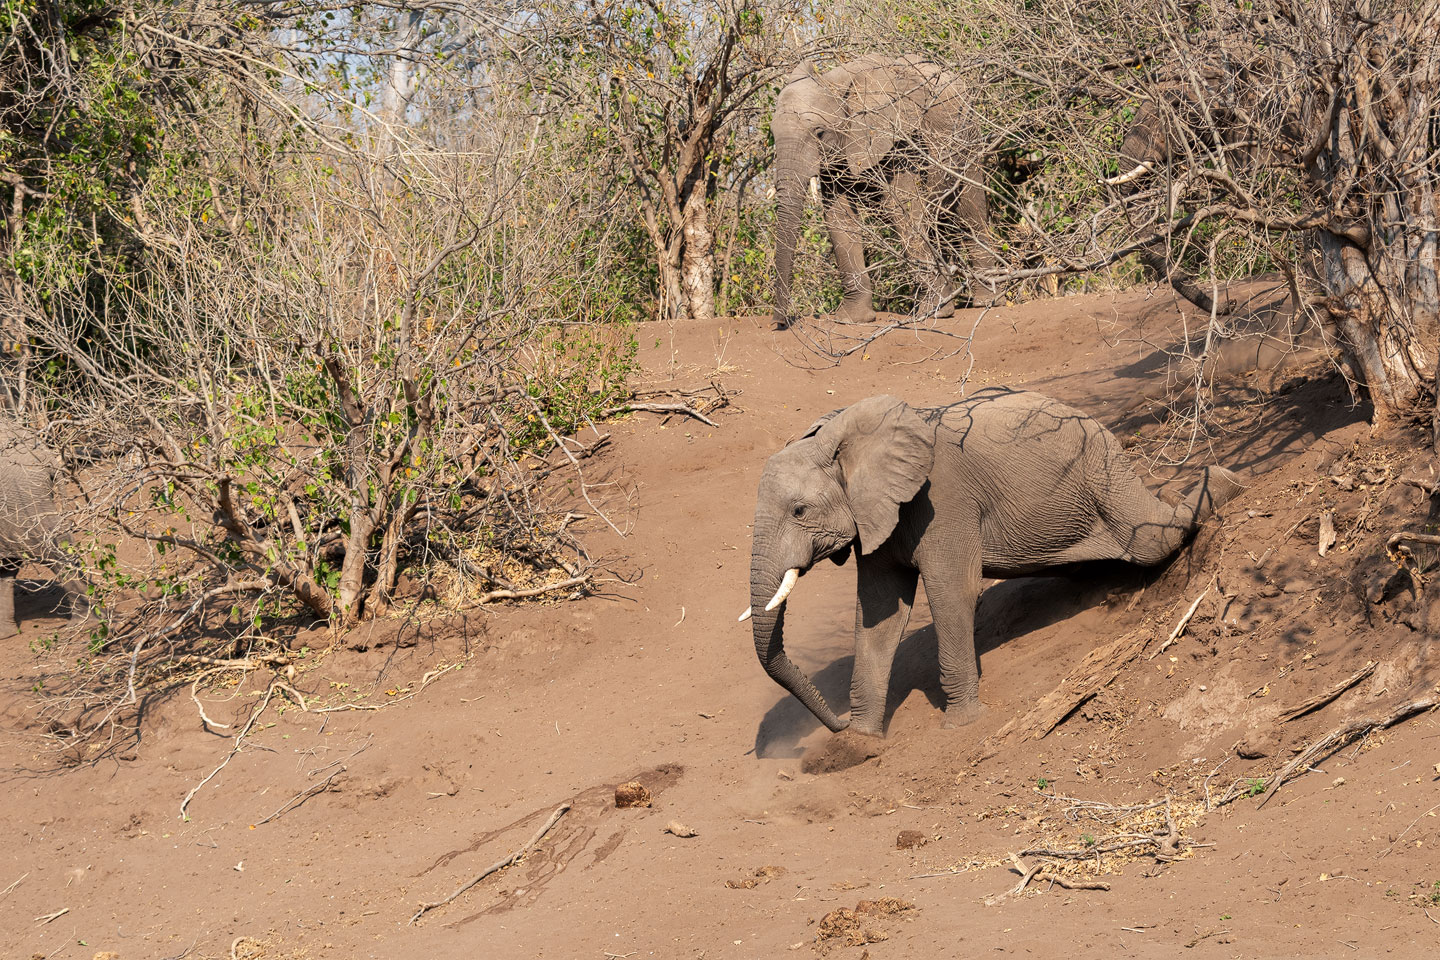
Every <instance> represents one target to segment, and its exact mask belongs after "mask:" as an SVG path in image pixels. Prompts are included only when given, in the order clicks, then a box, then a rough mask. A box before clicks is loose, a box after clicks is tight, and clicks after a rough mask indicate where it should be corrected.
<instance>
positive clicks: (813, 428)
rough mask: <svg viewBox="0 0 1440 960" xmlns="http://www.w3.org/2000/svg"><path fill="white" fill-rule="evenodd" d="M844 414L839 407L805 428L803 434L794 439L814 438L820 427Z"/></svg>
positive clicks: (843, 410) (842, 409) (843, 409)
mask: <svg viewBox="0 0 1440 960" xmlns="http://www.w3.org/2000/svg"><path fill="white" fill-rule="evenodd" d="M844 412H845V408H844V407H841V408H840V409H839V410H831V411H830V412H829V413H827V414H825V416H823V417H821V418H820V419H819V420H816V421H815V422H814V423H812V424H810V426H809V427H807V428H805V432H804V433H802V434H800V436H798V437H796V439H797V440H804V439H805V438H806V437H813V436H815V434H817V433H819V432H820V428H821V427H823V426H825V424H827V423H829V422H830V421H831V420H834V419H835V418H836V417H837V416H839V415H840V414H842V413H844Z"/></svg>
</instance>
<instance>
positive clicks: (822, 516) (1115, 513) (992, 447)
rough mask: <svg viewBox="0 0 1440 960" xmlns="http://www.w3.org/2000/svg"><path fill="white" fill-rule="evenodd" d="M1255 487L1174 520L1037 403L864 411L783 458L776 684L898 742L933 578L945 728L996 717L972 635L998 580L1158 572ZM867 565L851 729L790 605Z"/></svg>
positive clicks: (1114, 462) (774, 478)
mask: <svg viewBox="0 0 1440 960" xmlns="http://www.w3.org/2000/svg"><path fill="white" fill-rule="evenodd" d="M1241 489H1242V487H1241V484H1240V482H1239V480H1238V479H1237V478H1236V476H1235V475H1234V474H1233V473H1231V472H1230V471H1229V470H1226V469H1225V468H1223V467H1207V468H1206V469H1205V472H1204V478H1203V480H1202V481H1201V482H1200V483H1199V485H1198V487H1197V488H1196V490H1195V491H1194V492H1193V493H1192V494H1191V495H1190V496H1189V497H1188V499H1185V500H1184V501H1182V502H1179V503H1178V504H1175V505H1171V504H1168V503H1166V502H1164V501H1163V500H1161V499H1160V498H1158V497H1156V496H1155V495H1153V494H1152V493H1150V491H1149V490H1147V489H1146V488H1145V487H1144V486H1143V485H1142V484H1141V482H1140V480H1139V479H1138V478H1137V477H1136V475H1135V473H1134V470H1133V469H1132V468H1131V465H1130V462H1129V460H1128V458H1127V457H1126V456H1125V454H1124V452H1123V450H1122V448H1121V445H1120V441H1119V440H1118V439H1116V437H1115V436H1114V435H1113V434H1111V433H1110V431H1108V430H1106V429H1105V428H1104V427H1103V426H1101V425H1100V424H1099V423H1098V422H1096V421H1095V420H1093V419H1092V418H1090V417H1088V416H1086V415H1085V414H1083V413H1081V412H1080V411H1078V410H1076V409H1074V408H1072V407H1069V406H1066V405H1065V404H1063V403H1060V402H1059V401H1057V400H1052V399H1050V398H1048V397H1045V396H1042V395H1041V394H1038V393H1030V392H1025V391H1019V390H1013V389H1009V388H1005V387H992V388H986V389H983V390H978V391H976V392H975V393H973V394H972V395H970V396H969V397H967V398H966V399H964V400H961V401H960V402H958V403H954V404H951V405H949V406H943V407H935V408H929V409H917V408H913V407H910V406H909V405H907V404H906V403H904V402H903V401H901V400H898V399H896V398H895V397H891V396H877V397H870V398H868V399H865V400H861V401H859V402H858V403H855V404H852V405H851V406H849V407H845V408H843V409H841V410H836V411H834V412H832V413H830V414H827V415H826V416H824V417H822V418H821V419H820V420H818V421H817V422H816V423H815V424H814V425H813V426H811V427H810V428H809V429H808V430H807V431H805V433H804V435H803V436H802V437H801V438H800V439H798V440H796V441H794V442H793V443H791V444H789V445H788V446H786V447H785V448H784V449H782V450H780V451H779V452H778V453H776V454H774V455H773V456H771V457H770V459H769V461H768V462H767V463H766V464H765V468H764V471H763V473H762V475H761V478H760V487H759V492H758V496H757V502H756V506H755V526H754V546H753V550H752V553H751V560H750V597H751V603H752V606H751V608H750V609H749V610H746V611H745V613H743V614H741V617H740V619H741V620H742V621H743V620H746V619H748V618H752V616H753V623H752V629H753V632H754V640H755V652H756V654H757V655H758V656H759V659H760V663H761V665H762V666H763V667H764V668H765V672H766V673H768V674H769V675H770V677H771V678H772V679H773V680H775V681H776V682H777V683H779V684H780V685H781V686H782V687H784V688H785V689H786V690H788V691H789V692H790V693H792V694H794V695H795V697H796V698H798V699H799V700H800V702H801V703H803V704H804V705H805V706H806V707H807V708H808V709H809V710H810V712H811V713H813V714H814V715H815V717H816V718H817V719H818V720H819V721H820V722H821V723H823V724H824V725H825V726H826V727H828V728H829V729H830V730H831V731H834V732H837V733H838V732H839V731H841V730H844V729H846V727H847V726H848V727H849V728H850V729H852V730H853V731H854V732H856V733H861V734H868V735H871V736H873V737H883V736H884V730H883V723H884V713H885V698H886V692H887V689H888V686H889V679H890V670H891V664H892V661H893V660H894V657H895V652H896V649H897V647H898V646H899V643H900V640H901V637H902V635H903V633H904V631H905V626H906V624H907V623H908V621H909V617H910V608H911V605H912V604H913V602H914V599H915V586H916V583H917V581H918V580H919V579H921V578H923V580H924V582H925V595H926V597H927V598H928V599H929V603H930V612H931V616H932V619H933V621H934V624H935V632H936V636H937V639H938V644H939V659H940V685H941V688H942V689H943V690H944V694H945V700H946V704H945V726H947V727H957V726H963V725H965V724H968V723H970V722H972V721H974V720H975V719H976V718H977V717H978V715H979V711H980V701H979V682H980V673H979V663H978V660H977V657H976V652H975V637H974V619H975V607H976V602H977V600H978V598H979V594H980V582H981V578H982V577H990V578H994V579H1006V578H1010V577H1018V576H1026V575H1030V574H1037V573H1042V572H1045V571H1054V570H1056V569H1057V568H1064V567H1067V566H1069V565H1071V564H1077V563H1082V562H1085V561H1094V560H1126V561H1129V562H1131V563H1135V564H1139V565H1144V566H1153V565H1156V564H1159V563H1161V562H1162V561H1164V560H1165V559H1166V558H1167V557H1169V556H1170V555H1171V554H1173V553H1174V552H1175V551H1176V550H1178V549H1179V548H1180V546H1181V545H1182V544H1183V543H1184V542H1185V540H1186V539H1187V538H1188V537H1189V536H1190V535H1191V534H1192V533H1193V532H1194V531H1195V530H1196V529H1197V528H1198V526H1199V525H1200V523H1201V522H1202V521H1204V520H1205V519H1206V518H1208V517H1209V516H1210V515H1211V514H1213V513H1214V511H1215V510H1216V508H1218V507H1219V506H1220V505H1222V504H1224V503H1225V502H1226V501H1228V500H1230V499H1231V498H1232V497H1234V496H1235V495H1236V494H1237V493H1239V491H1240V490H1241ZM852 549H854V552H855V553H856V566H857V574H856V575H857V588H856V593H857V604H856V612H855V666H854V674H853V676H852V680H851V692H850V711H851V712H850V719H849V722H848V724H847V723H846V722H844V721H842V720H840V719H839V718H838V717H837V716H836V715H835V713H834V712H833V711H832V710H831V709H830V707H829V705H828V704H827V703H826V702H825V699H824V697H823V696H822V695H821V694H820V692H819V691H818V690H817V689H816V688H815V686H814V684H813V683H812V682H811V681H810V679H809V677H807V676H806V675H805V672H804V671H803V670H801V669H800V668H799V667H797V666H796V665H795V664H794V663H793V662H792V661H791V660H790V658H789V657H788V656H786V653H785V644H784V636H783V635H784V621H785V605H786V598H787V597H789V595H790V592H791V590H792V589H793V588H794V587H795V584H796V582H797V580H798V579H799V578H800V576H802V575H803V574H804V573H805V572H806V571H807V570H809V569H810V567H811V566H813V565H814V564H815V563H817V562H819V561H820V560H822V559H825V558H829V559H830V560H832V561H834V562H835V563H837V564H843V563H844V562H845V561H846V559H847V558H848V556H849V555H850V553H851V551H852Z"/></svg>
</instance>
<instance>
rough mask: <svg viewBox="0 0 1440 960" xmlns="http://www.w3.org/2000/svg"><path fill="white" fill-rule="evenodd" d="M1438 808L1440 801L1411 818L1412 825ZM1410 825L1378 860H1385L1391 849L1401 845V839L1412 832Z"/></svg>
mask: <svg viewBox="0 0 1440 960" xmlns="http://www.w3.org/2000/svg"><path fill="white" fill-rule="evenodd" d="M1436 810H1440V803H1437V804H1435V806H1433V807H1431V808H1430V809H1429V810H1426V811H1425V812H1424V813H1422V814H1420V816H1418V817H1416V818H1415V819H1414V820H1411V821H1410V827H1413V826H1415V824H1417V823H1419V822H1420V820H1421V818H1423V817H1428V816H1429V815H1430V814H1432V813H1434V812H1435V811H1436ZM1410 827H1406V828H1405V829H1404V830H1401V831H1400V836H1398V837H1396V838H1395V840H1394V841H1393V842H1392V843H1391V844H1390V846H1388V847H1386V848H1385V850H1384V852H1382V853H1381V854H1380V855H1379V856H1378V857H1376V858H1375V859H1376V860H1383V859H1385V858H1386V857H1388V856H1389V855H1390V851H1391V850H1394V849H1395V848H1396V847H1397V846H1399V845H1400V841H1401V840H1403V839H1404V838H1405V834H1407V833H1409V832H1410Z"/></svg>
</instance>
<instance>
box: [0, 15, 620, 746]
mask: <svg viewBox="0 0 1440 960" xmlns="http://www.w3.org/2000/svg"><path fill="white" fill-rule="evenodd" d="M245 7H247V5H246V4H244V3H241V4H239V5H229V4H220V5H218V6H209V5H201V6H199V7H196V8H193V9H188V10H175V9H171V8H168V7H161V8H154V9H148V8H147V9H140V10H138V12H137V11H134V10H132V11H128V12H126V13H125V14H123V16H130V15H132V14H133V18H132V20H130V21H127V29H126V30H125V31H122V32H121V34H122V35H120V36H118V38H116V39H115V43H117V44H120V45H121V46H120V48H119V51H120V53H122V54H124V55H126V56H132V57H134V58H135V62H136V63H138V64H139V66H138V67H137V70H150V71H153V72H155V73H157V74H163V75H165V76H167V77H169V78H170V79H171V80H174V81H175V86H176V87H177V88H183V89H185V90H187V91H188V93H187V94H186V96H185V97H184V98H183V99H177V100H175V101H174V102H169V101H167V102H164V103H156V104H151V107H152V108H153V109H151V110H150V112H149V121H150V122H149V124H148V126H147V127H146V128H145V131H144V135H145V136H146V137H148V138H149V139H150V147H149V148H148V152H149V153H153V154H154V155H155V158H154V159H152V160H151V161H150V162H149V165H148V166H147V167H144V168H141V167H138V166H137V167H133V168H132V169H131V170H130V175H129V176H128V177H127V178H125V180H124V183H123V189H118V190H115V191H113V192H109V193H101V194H99V195H98V199H97V200H96V203H95V209H96V213H95V216H94V217H93V218H92V219H91V222H89V223H87V222H84V221H81V220H79V219H78V218H76V217H75V216H74V215H73V211H71V210H68V209H66V208H65V207H64V205H62V204H54V205H52V207H51V208H49V209H47V210H44V211H39V212H43V213H45V214H46V215H47V216H50V217H52V218H56V219H57V220H58V221H59V222H62V223H64V224H65V225H66V227H67V230H68V232H65V231H54V230H52V231H51V232H50V233H48V234H42V233H39V232H36V231H32V232H30V233H28V234H27V235H26V241H27V243H28V244H29V247H28V252H27V260H26V262H25V264H24V269H21V270H12V271H10V272H8V273H7V274H6V279H7V284H6V286H5V288H4V290H3V294H4V300H5V302H4V307H5V314H6V315H7V316H8V317H13V318H17V319H16V320H15V322H17V323H19V324H21V325H23V344H24V350H23V351H22V353H23V356H22V357H21V361H23V368H22V366H21V365H20V363H17V362H15V361H14V360H13V358H12V361H11V364H12V365H11V366H10V367H9V368H8V369H7V373H15V374H17V377H16V378H15V381H12V382H17V381H18V382H20V383H23V392H21V391H15V390H11V391H9V393H10V394H11V395H12V396H11V399H12V402H18V403H19V404H20V406H21V409H23V410H24V411H26V413H27V415H28V416H29V418H30V419H32V420H37V421H43V422H44V424H45V426H46V429H47V431H48V433H49V434H50V435H51V436H52V437H53V438H55V439H56V440H57V441H58V442H63V445H64V446H65V448H66V449H67V450H68V452H69V453H70V455H71V461H72V464H73V465H74V466H75V469H74V471H73V477H74V480H75V482H76V485H77V488H78V491H79V494H80V499H81V500H82V501H83V505H82V506H81V507H80V508H79V509H80V512H82V513H83V515H84V517H85V520H84V521H83V523H84V525H85V526H86V528H87V529H89V530H91V531H92V534H91V536H90V538H89V540H88V542H87V543H85V544H83V549H82V550H81V551H80V552H81V556H80V557H79V560H80V561H81V564H82V566H83V567H84V568H85V572H86V574H87V576H88V577H89V579H90V581H91V583H92V584H93V589H94V590H95V591H97V592H98V593H99V594H100V595H101V597H102V599H104V601H105V604H106V607H107V609H108V610H109V611H110V617H109V620H108V622H107V623H106V624H104V625H102V626H101V627H99V628H97V629H96V630H95V631H93V632H92V633H91V635H90V636H89V637H82V638H78V641H77V642H78V643H79V644H80V646H79V647H78V648H76V650H75V652H74V656H73V657H70V658H69V659H67V660H66V661H64V662H62V664H61V665H60V666H59V667H58V668H57V671H56V673H55V675H54V676H51V677H49V678H47V679H48V681H49V687H48V689H49V690H50V691H51V693H52V694H53V695H54V697H55V699H54V700H53V701H52V707H51V712H52V713H56V714H63V717H64V719H65V725H66V726H67V727H69V728H71V729H72V730H73V731H74V732H76V733H77V734H78V735H81V736H92V735H95V734H104V733H106V732H107V731H110V732H113V731H114V729H115V725H116V724H117V723H121V722H129V720H130V719H131V718H133V713H134V710H135V709H137V706H138V705H139V704H141V703H143V702H144V699H145V697H146V696H147V691H149V690H153V689H165V688H167V685H168V687H169V688H171V689H173V688H175V687H176V685H177V684H179V683H181V682H185V681H188V679H190V678H192V677H193V676H194V675H195V672H196V671H197V670H203V669H207V668H210V667H214V666H216V665H225V664H231V663H237V662H238V663H241V664H245V665H252V666H253V665H257V664H265V665H270V666H283V665H284V664H285V663H286V662H287V661H288V659H289V658H290V656H291V654H290V653H289V652H288V651H287V650H286V644H285V638H286V636H287V635H289V633H290V632H293V630H294V629H296V628H297V627H298V626H299V625H301V624H304V623H306V622H315V621H321V622H328V623H329V624H331V625H332V626H334V627H336V628H341V629H343V628H346V627H349V626H351V625H353V624H355V623H356V622H358V621H359V620H361V619H363V618H368V617H375V616H380V615H383V614H385V613H386V612H387V611H389V610H391V609H393V608H394V607H395V606H396V605H397V603H399V602H401V601H402V600H403V599H404V598H402V597H401V595H400V590H399V586H400V583H401V579H402V572H403V571H405V570H406V569H408V570H410V571H411V573H412V574H413V576H414V577H415V578H416V579H418V580H428V579H431V578H432V577H433V576H434V575H435V574H436V573H437V571H441V570H443V571H446V572H447V573H448V580H449V582H450V587H449V589H451V590H452V591H453V592H452V594H451V596H452V597H453V598H454V599H455V600H456V601H457V602H477V601H485V600H490V599H494V598H498V597H514V596H529V595H537V594H540V593H544V592H547V591H558V592H559V593H560V594H562V595H564V594H571V593H574V592H576V591H583V590H584V589H585V588H586V586H587V584H589V583H590V582H591V581H592V579H593V576H594V570H595V566H594V562H593V560H592V558H591V557H590V555H589V553H588V552H587V551H586V549H585V547H584V545H583V544H582V543H581V541H580V540H579V539H578V538H577V533H578V531H579V530H580V529H582V528H588V529H596V528H597V525H600V526H603V524H605V523H612V525H614V524H617V523H620V522H623V521H622V520H621V518H620V517H618V516H617V517H611V516H610V512H609V510H608V508H607V506H606V502H607V499H608V500H615V499H617V498H616V497H615V496H614V491H613V490H611V489H609V488H608V487H607V485H606V484H604V483H597V482H596V481H595V480H594V479H593V477H591V476H590V475H589V474H587V473H586V472H585V471H583V470H582V467H583V465H584V462H585V458H586V456H587V455H588V454H589V452H590V451H591V450H592V449H593V448H594V446H595V445H596V444H597V443H598V442H600V434H599V433H598V431H595V430H593V424H591V422H590V420H591V417H593V416H598V415H600V414H601V413H602V412H603V411H606V410H609V409H611V408H612V407H614V406H615V405H616V404H617V402H618V401H619V400H620V399H622V398H624V397H625V396H626V393H625V387H624V382H625V377H626V375H627V373H628V369H629V363H630V357H631V356H632V355H633V349H634V340H633V334H632V333H631V332H630V331H629V330H628V328H627V327H626V326H625V325H624V324H623V323H618V322H616V321H617V318H623V316H625V315H627V314H628V313H629V312H630V311H631V310H632V308H631V305H630V304H629V302H628V295H629V292H630V291H629V289H628V288H625V287H623V286H620V285H617V281H616V280H615V274H616V273H617V272H620V271H616V270H614V269H613V264H614V263H615V261H616V259H618V258H619V257H620V255H621V254H620V252H619V248H618V247H617V246H616V245H615V243H614V239H613V238H614V233H615V229H616V228H615V218H614V217H613V215H612V214H613V210H612V205H613V199H612V198H611V197H610V196H609V195H608V194H607V193H606V191H605V190H604V189H603V184H601V185H597V184H596V183H595V182H594V180H593V178H592V176H591V172H592V171H590V170H589V169H587V168H586V167H585V166H583V165H579V164H576V163H575V158H577V157H582V156H583V155H584V149H585V146H584V138H583V133H582V132H580V131H577V130H576V129H575V128H574V126H573V125H571V124H567V123H566V122H565V116H564V114H563V113H561V112H559V111H557V110H555V109H553V107H554V105H553V104H552V103H551V102H550V101H549V94H548V92H547V91H546V90H545V89H544V88H543V87H540V86H537V85H536V84H534V83H533V82H531V81H532V78H533V76H534V69H533V64H532V63H528V62H526V61H525V59H524V54H525V51H526V49H528V48H527V46H526V44H531V45H533V46H540V45H541V42H542V41H543V40H544V39H545V38H544V36H543V35H542V36H538V37H536V36H530V37H526V36H525V35H524V31H523V30H522V29H521V28H520V26H517V23H516V20H515V17H514V16H513V15H512V14H513V11H510V10H509V9H508V8H506V7H505V6H504V5H503V4H494V5H487V4H483V3H481V4H471V5H451V4H446V5H434V6H427V5H423V4H416V5H414V8H413V10H410V11H408V12H407V11H405V10H402V11H398V12H397V11H396V10H395V9H393V8H389V7H385V8H378V7H377V8H370V7H364V8H350V7H346V8H345V10H344V15H343V16H340V17H339V23H340V24H341V26H337V27H331V26H330V24H332V23H335V22H336V18H334V17H325V16H324V15H323V14H324V13H325V12H326V10H330V9H331V8H328V7H325V6H324V5H323V4H322V5H320V6H319V7H315V6H314V5H311V4H296V5H294V6H293V8H292V7H291V6H288V5H284V4H270V5H260V6H258V7H256V6H254V5H249V8H250V9H254V10H256V11H257V15H258V16H259V17H260V19H259V20H258V21H256V22H254V23H250V24H249V25H248V26H241V27H236V26H235V22H234V15H235V14H236V13H237V11H239V10H241V9H242V8H245ZM339 10H340V8H339V7H335V8H333V10H332V12H335V11H339ZM362 12H363V14H364V16H363V17H362V16H361V13H362ZM351 13H353V14H354V16H353V17H352V16H351V15H350V14H351ZM410 13H417V16H420V17H421V20H422V21H423V22H424V23H425V25H426V29H424V30H418V27H417V26H416V23H415V18H414V17H412V16H410V15H409V14H410ZM522 19H523V18H522ZM366 24H369V25H370V27H371V28H374V27H376V25H384V26H386V28H387V29H386V30H384V31H380V32H378V33H374V34H370V35H367V34H366V33H365V30H366V29H367V27H366ZM280 26H288V27H289V29H285V30H281V29H278V27H280ZM537 29H538V28H537ZM417 31H418V32H417ZM542 33H543V31H542ZM377 37H378V39H377ZM125 44H129V46H124V45H125ZM447 45H448V46H447ZM176 51H183V56H174V55H173V54H175V53H176ZM447 51H448V53H447ZM457 51H463V53H464V55H463V56H460V55H458V54H457V55H455V56H451V55H450V54H456V52H457ZM176 64H182V65H183V69H182V67H177V66H175V65H176ZM167 70H169V71H170V73H168V74H167V73H166V71H167ZM182 81H183V82H182ZM82 87H83V84H82ZM92 94H93V91H92ZM84 95H86V94H85V92H84V90H83V89H81V90H80V91H79V92H78V93H77V97H80V98H82V99H83V96H84ZM371 103H376V104H379V108H378V109H371V107H370V104H371ZM132 132H133V131H132ZM43 159H44V158H43V157H39V158H37V161H36V163H35V165H34V168H33V169H32V170H31V171H28V172H29V174H30V176H29V178H28V179H26V181H25V182H26V183H27V184H35V187H34V188H33V189H32V188H31V187H29V186H27V187H26V188H25V189H26V191H27V193H25V194H24V196H26V197H29V196H32V195H39V194H44V193H47V192H48V191H46V190H44V189H43V188H42V186H41V185H42V184H43V183H44V182H45V181H44V175H45V169H44V168H43V163H42V162H41V161H43ZM14 196H15V197H22V193H21V192H20V190H19V189H18V188H17V190H16V191H15V193H14ZM39 212H37V210H36V209H34V208H32V209H31V210H30V211H29V212H28V213H26V214H25V217H26V218H27V219H26V220H25V222H24V225H26V226H28V225H31V224H35V223H39V222H40V220H39V219H37V218H38V213H39ZM96 224H100V225H101V226H102V227H104V228H103V229H102V228H100V227H97V226H96ZM105 224H108V225H109V226H104V225H105ZM12 230H13V228H12ZM11 235H12V236H13V235H14V234H13V233H12V234H11ZM77 237H78V238H80V240H81V241H83V242H80V243H76V242H74V241H75V239H76V238H77ZM585 265H588V266H589V267H590V269H588V270H587V269H582V267H583V266H585ZM18 374H23V377H21V376H18ZM17 393H20V396H18V397H17V396H15V394H17ZM577 437H579V439H577ZM77 658H78V659H77ZM77 662H78V663H79V666H78V668H77V667H75V666H74V664H75V663H77Z"/></svg>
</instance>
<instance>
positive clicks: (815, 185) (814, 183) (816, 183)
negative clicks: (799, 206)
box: [810, 177, 820, 200]
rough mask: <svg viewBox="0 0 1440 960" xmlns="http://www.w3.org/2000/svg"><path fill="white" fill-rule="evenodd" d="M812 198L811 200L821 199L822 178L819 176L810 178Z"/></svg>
mask: <svg viewBox="0 0 1440 960" xmlns="http://www.w3.org/2000/svg"><path fill="white" fill-rule="evenodd" d="M810 199H811V200H819V199H820V178H819V177H811V178H810Z"/></svg>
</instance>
